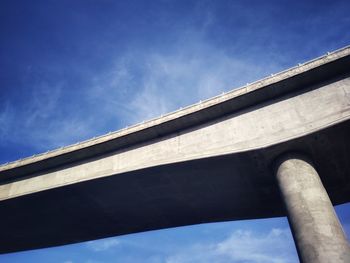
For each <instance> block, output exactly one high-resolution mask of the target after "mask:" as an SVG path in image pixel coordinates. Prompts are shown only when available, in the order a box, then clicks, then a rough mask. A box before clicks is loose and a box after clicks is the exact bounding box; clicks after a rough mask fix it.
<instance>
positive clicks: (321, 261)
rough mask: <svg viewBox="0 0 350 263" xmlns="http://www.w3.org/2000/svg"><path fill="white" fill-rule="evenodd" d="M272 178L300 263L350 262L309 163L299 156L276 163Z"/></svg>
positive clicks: (344, 241) (339, 228) (339, 229)
mask: <svg viewBox="0 0 350 263" xmlns="http://www.w3.org/2000/svg"><path fill="white" fill-rule="evenodd" d="M276 177H277V181H278V185H279V188H280V191H281V194H282V198H283V200H284V203H285V206H286V209H287V214H288V220H289V224H290V227H291V230H292V233H293V237H294V241H295V243H296V247H297V250H298V254H299V259H300V262H303V263H316V262H317V263H326V262H327V263H330V262H337V263H346V262H348V263H349V262H350V247H349V244H348V241H347V239H346V237H345V234H344V232H343V229H342V226H341V224H340V222H339V220H338V218H337V215H336V213H335V211H334V208H333V205H332V203H331V201H330V199H329V197H328V194H327V192H326V190H325V188H324V187H323V185H322V182H321V180H320V177H319V176H318V174H317V172H316V170H315V168H314V167H313V165H312V163H311V162H310V161H309V160H307V158H305V157H303V156H299V155H286V156H284V157H282V158H281V159H280V160H279V161H278V162H277V167H276Z"/></svg>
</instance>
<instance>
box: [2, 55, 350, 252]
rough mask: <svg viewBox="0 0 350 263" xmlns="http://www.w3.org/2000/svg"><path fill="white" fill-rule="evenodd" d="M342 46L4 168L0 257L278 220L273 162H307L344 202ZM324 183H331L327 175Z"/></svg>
mask: <svg viewBox="0 0 350 263" xmlns="http://www.w3.org/2000/svg"><path fill="white" fill-rule="evenodd" d="M349 76H350V48H344V49H341V50H339V51H336V52H333V53H331V54H329V55H326V56H324V57H321V58H319V59H316V60H314V61H311V62H308V63H305V64H304V65H302V66H300V67H296V68H292V69H290V70H287V71H284V72H282V73H279V74H276V75H274V76H272V77H270V78H267V79H264V80H261V81H258V82H255V83H253V84H251V85H249V86H246V87H243V88H242V89H240V90H236V91H233V92H231V93H228V94H224V95H222V96H219V97H215V98H213V99H211V100H208V101H206V102H204V103H202V104H197V105H194V106H191V107H188V108H185V109H183V110H181V111H178V112H175V113H172V114H169V115H166V116H164V117H162V118H159V119H155V120H152V121H150V122H147V123H144V124H140V125H136V126H134V127H131V128H129V129H127V130H122V131H120V132H116V133H112V134H109V135H106V136H102V137H100V138H96V139H93V140H89V141H87V142H84V143H82V144H78V145H73V146H70V147H67V148H64V149H58V150H56V151H52V152H49V153H45V154H42V155H39V156H36V157H32V158H27V159H24V160H19V161H16V162H13V163H10V164H6V165H3V166H1V167H0V215H1V217H0V233H1V237H0V253H6V252H13V251H20V250H26V249H34V248H40V247H48V246H54V245H62V244H68V243H74V242H80V241H85V240H92V239H97V238H102V237H107V236H113V235H121V234H127V233H135V232H140V231H147V230H152V229H161V228H166V227H175V226H182V225H189V224H198V223H204V222H217V221H226V220H238V219H248V218H265V217H275V216H282V215H285V210H284V206H283V202H282V200H281V199H280V195H279V192H278V187H277V185H276V183H275V177H274V171H273V163H274V161H275V158H277V157H278V156H279V155H281V154H283V153H284V152H288V151H294V150H297V151H300V152H304V153H306V154H308V156H310V158H311V159H312V160H313V162H314V163H315V165H316V166H317V167H318V169H319V170H318V171H319V174H320V177H321V179H322V181H323V183H324V185H325V188H326V189H327V191H328V193H329V196H330V198H331V201H332V202H333V204H341V203H345V202H349V201H350V164H349V162H348V156H350V140H349V136H348V135H349V134H350V77H349ZM330 175H331V176H330Z"/></svg>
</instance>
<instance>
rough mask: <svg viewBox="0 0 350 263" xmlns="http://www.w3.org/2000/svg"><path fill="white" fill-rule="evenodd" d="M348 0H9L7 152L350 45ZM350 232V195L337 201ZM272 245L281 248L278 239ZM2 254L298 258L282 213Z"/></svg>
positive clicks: (2, 4)
mask: <svg viewBox="0 0 350 263" xmlns="http://www.w3.org/2000/svg"><path fill="white" fill-rule="evenodd" d="M349 9H350V2H349V1H337V0H333V1H322V0H320V1H317V2H316V1H284V0H279V1H249V0H247V1H243V0H242V1H224V0H217V1H207V0H203V1H190V0H187V1H169V0H162V1H156V0H155V1H132V0H128V1H109V0H85V1H78V0H73V1H68V0H61V1H53V0H46V1H41V0H36V1H26V0H23V1H18V0H3V1H0V39H1V41H0V163H4V162H8V161H12V160H16V159H19V158H23V157H26V156H30V155H33V154H36V153H40V152H43V151H47V150H50V149H54V148H56V147H60V146H64V145H68V144H72V143H76V142H78V141H82V140H85V139H88V138H90V137H93V136H98V135H101V134H104V133H107V132H109V131H114V130H118V129H121V128H123V127H125V126H128V125H132V124H135V123H137V122H140V121H143V120H147V119H150V118H152V117H156V116H159V115H161V114H163V113H166V112H169V111H173V110H176V109H178V108H180V107H183V106H187V105H189V104H192V103H195V102H197V101H199V100H203V99H206V98H209V97H211V96H214V95H218V94H220V93H221V92H223V91H229V90H232V89H234V88H237V87H239V86H241V85H243V84H245V83H247V82H252V81H255V80H257V79H260V78H262V77H264V76H267V75H270V74H271V73H276V72H278V71H281V70H284V69H286V68H289V67H292V66H294V65H296V64H298V63H301V62H304V61H306V60H309V59H313V58H315V57H318V56H321V55H323V54H325V53H326V52H328V51H332V50H335V49H338V48H341V47H343V46H346V45H349V44H350V33H349V32H350V16H349V15H348V10H349ZM337 213H338V215H339V217H340V219H341V221H342V223H343V226H344V229H345V230H346V232H347V235H348V236H350V205H349V204H348V205H342V206H340V207H337ZM271 247H273V248H274V249H271ZM0 262H11V263H12V262H57V263H72V262H73V263H78V262H79V263H80V262H81V263H97V262H101V263H107V262H154V263H157V262H166V263H188V262H222V263H226V262H249V263H250V262H263V263H265V262H278V263H281V262H286V263H289V262H298V260H297V256H296V252H295V248H294V244H293V242H292V238H291V234H290V230H289V228H288V223H287V221H286V219H285V218H278V219H266V220H250V221H239V222H227V223H220V224H219V223H218V224H206V225H199V226H190V227H184V228H176V229H168V230H162V231H153V232H146V233H140V234H134V235H129V236H122V237H115V238H110V239H105V240H101V241H93V242H88V243H81V244H75V245H70V246H64V247H58V248H50V249H43V250H36V251H29V252H21V253H15V254H9V255H0Z"/></svg>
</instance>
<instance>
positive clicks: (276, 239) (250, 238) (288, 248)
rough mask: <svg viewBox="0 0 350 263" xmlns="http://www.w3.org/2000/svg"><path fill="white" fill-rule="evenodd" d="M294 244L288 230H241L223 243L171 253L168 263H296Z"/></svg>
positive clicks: (197, 246) (201, 245)
mask: <svg viewBox="0 0 350 263" xmlns="http://www.w3.org/2000/svg"><path fill="white" fill-rule="evenodd" d="M293 246H294V245H293V239H292V236H291V234H290V231H289V230H288V229H272V230H271V231H270V232H269V233H267V234H265V235H262V234H258V233H253V232H251V231H246V230H238V231H235V232H234V233H232V234H231V235H230V236H229V237H228V238H226V239H225V240H222V241H221V242H218V243H210V244H200V243H199V244H195V245H193V246H192V247H190V248H188V249H186V250H184V251H181V252H179V253H177V254H175V255H171V256H169V257H168V258H167V259H166V263H194V262H204V263H205V262H218V263H229V262H242V263H243V262H245V263H292V262H297V258H296V255H295V252H294V250H293Z"/></svg>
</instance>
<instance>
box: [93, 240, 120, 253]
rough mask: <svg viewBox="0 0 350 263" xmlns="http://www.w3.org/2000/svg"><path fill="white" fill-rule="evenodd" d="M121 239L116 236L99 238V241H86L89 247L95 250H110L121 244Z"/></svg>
mask: <svg viewBox="0 0 350 263" xmlns="http://www.w3.org/2000/svg"><path fill="white" fill-rule="evenodd" d="M119 244H120V241H119V240H118V239H116V238H110V239H104V240H97V241H89V242H87V243H86V245H87V247H88V248H89V249H91V250H93V251H95V252H101V251H106V250H110V249H112V248H115V247H117V246H119Z"/></svg>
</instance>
